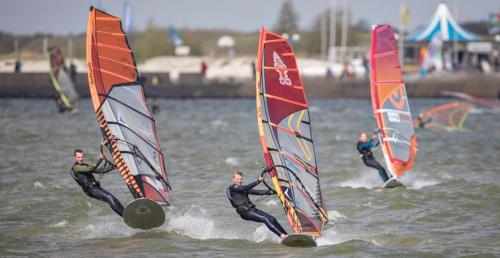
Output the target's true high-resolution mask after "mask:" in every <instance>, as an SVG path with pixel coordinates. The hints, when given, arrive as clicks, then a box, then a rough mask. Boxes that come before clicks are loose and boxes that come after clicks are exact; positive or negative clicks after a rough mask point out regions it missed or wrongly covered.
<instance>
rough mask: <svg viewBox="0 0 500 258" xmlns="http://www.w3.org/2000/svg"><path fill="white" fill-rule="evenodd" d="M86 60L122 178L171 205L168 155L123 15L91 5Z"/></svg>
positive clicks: (131, 186)
mask: <svg viewBox="0 0 500 258" xmlns="http://www.w3.org/2000/svg"><path fill="white" fill-rule="evenodd" d="M116 35H124V36H123V37H116ZM87 63H88V69H89V72H88V73H89V76H88V79H89V88H90V92H91V97H92V104H93V106H94V109H95V111H96V115H97V120H98V122H99V126H100V127H101V130H102V132H103V137H104V138H105V140H106V141H107V142H108V143H109V145H110V147H109V148H110V152H111V154H112V157H113V159H114V161H115V164H116V166H117V168H118V170H119V171H120V174H121V175H122V177H123V180H124V181H125V183H126V184H127V185H128V186H129V189H130V191H131V193H132V195H133V196H134V197H135V198H141V197H143V198H147V199H150V200H153V201H156V202H157V203H159V204H160V205H168V204H169V188H170V186H169V184H168V178H167V173H166V169H165V164H164V157H163V153H162V151H161V148H160V145H159V142H158V139H157V136H156V124H155V121H154V119H153V116H152V114H151V113H150V111H149V109H148V108H147V105H146V98H145V94H144V86H143V85H142V84H141V83H140V82H139V80H138V71H137V67H136V63H135V58H134V56H133V52H132V49H131V48H130V46H129V44H128V42H127V37H126V36H125V33H124V32H123V30H122V27H121V21H120V19H119V18H117V17H114V16H112V15H110V14H107V13H105V12H102V11H100V10H97V9H95V8H93V7H92V8H91V10H90V12H89V19H88V28H87Z"/></svg>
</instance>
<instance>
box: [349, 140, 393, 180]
mask: <svg viewBox="0 0 500 258" xmlns="http://www.w3.org/2000/svg"><path fill="white" fill-rule="evenodd" d="M378 145H379V142H378V141H377V140H369V141H367V142H358V144H357V145H356V147H357V149H358V151H359V154H361V155H360V156H361V159H362V160H363V163H365V165H366V166H368V167H371V168H375V169H377V170H378V174H379V175H380V177H381V178H382V180H383V181H384V182H385V181H387V180H389V176H387V172H386V171H385V168H384V167H383V166H382V165H380V163H378V161H377V160H376V159H375V157H373V153H372V150H371V148H374V147H377V146H378Z"/></svg>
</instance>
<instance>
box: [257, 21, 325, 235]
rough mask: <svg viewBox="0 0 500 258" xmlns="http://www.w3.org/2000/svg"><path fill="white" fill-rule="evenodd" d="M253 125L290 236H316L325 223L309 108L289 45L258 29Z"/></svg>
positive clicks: (280, 38) (275, 35)
mask: <svg viewBox="0 0 500 258" xmlns="http://www.w3.org/2000/svg"><path fill="white" fill-rule="evenodd" d="M256 66H257V67H256V68H257V69H256V72H257V76H256V88H257V121H258V125H259V135H260V140H261V143H262V151H263V153H264V158H265V161H266V165H267V166H268V167H273V168H274V169H273V170H272V171H271V173H270V175H271V178H272V181H273V185H274V188H275V190H276V192H277V194H278V197H279V198H280V200H281V202H282V203H283V207H284V209H285V212H286V213H287V216H288V221H289V223H290V225H291V227H292V229H293V231H294V232H296V233H305V234H309V235H312V236H319V235H321V231H322V229H323V226H324V224H325V223H327V221H328V216H327V213H326V211H325V208H324V204H323V199H322V195H321V188H320V183H319V174H318V168H317V163H316V155H315V153H314V145H313V139H312V133H311V122H310V117H309V109H308V107H309V105H308V103H307V99H306V96H305V93H304V87H303V84H302V81H301V79H300V74H299V70H298V67H297V62H296V60H295V55H294V53H293V50H292V47H291V46H290V44H288V41H287V40H286V39H284V38H282V37H281V36H279V35H277V34H275V33H272V32H268V31H266V30H265V29H264V28H261V30H260V38H259V49H258V55H257V63H256Z"/></svg>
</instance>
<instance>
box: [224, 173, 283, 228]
mask: <svg viewBox="0 0 500 258" xmlns="http://www.w3.org/2000/svg"><path fill="white" fill-rule="evenodd" d="M259 183H260V182H259V181H258V180H257V181H255V182H253V183H251V184H248V185H242V186H240V187H235V186H234V185H231V186H229V187H228V188H227V190H226V191H227V198H229V201H230V202H231V205H232V206H233V207H234V208H236V212H237V213H238V214H239V215H240V217H241V218H242V219H244V220H251V221H255V222H261V223H264V224H266V226H267V227H268V228H269V230H271V231H272V232H273V233H274V234H276V235H277V236H281V234H285V235H288V234H287V233H286V230H285V229H284V228H283V227H282V226H281V225H280V223H279V222H278V220H277V219H276V218H275V217H274V216H272V215H270V214H268V213H266V212H264V211H261V210H259V209H257V208H256V207H255V204H253V203H252V201H250V198H248V195H249V194H253V195H271V194H274V192H272V191H270V190H267V191H265V190H254V189H252V188H254V187H255V186H257V185H258V184H259Z"/></svg>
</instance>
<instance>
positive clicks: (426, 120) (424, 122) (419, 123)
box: [413, 114, 432, 128]
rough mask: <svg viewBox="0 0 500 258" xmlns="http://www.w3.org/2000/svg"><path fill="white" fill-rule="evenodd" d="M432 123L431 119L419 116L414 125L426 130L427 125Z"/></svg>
mask: <svg viewBox="0 0 500 258" xmlns="http://www.w3.org/2000/svg"><path fill="white" fill-rule="evenodd" d="M430 122H432V118H431V117H427V118H426V117H424V115H423V114H420V115H418V117H417V119H416V120H415V123H414V124H413V125H414V126H413V127H415V128H424V127H425V125H427V124H428V123H430Z"/></svg>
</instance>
